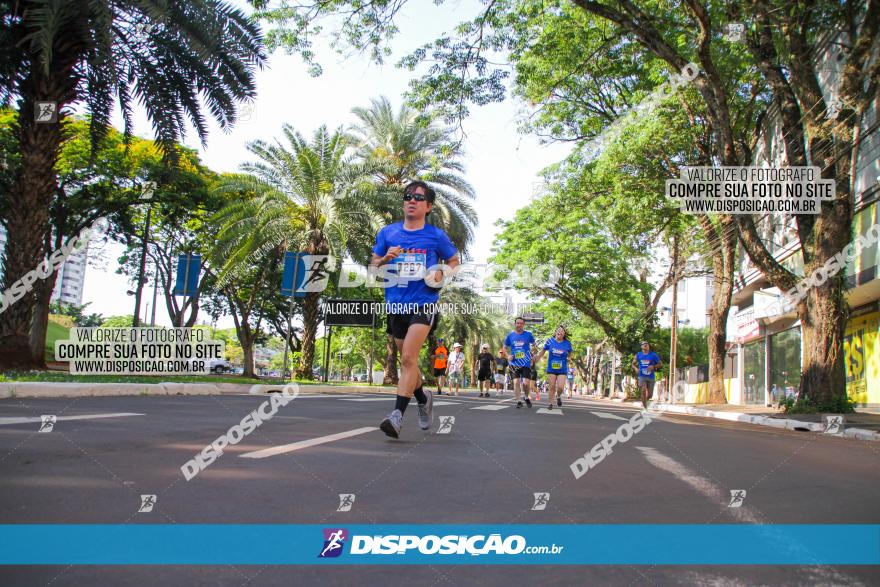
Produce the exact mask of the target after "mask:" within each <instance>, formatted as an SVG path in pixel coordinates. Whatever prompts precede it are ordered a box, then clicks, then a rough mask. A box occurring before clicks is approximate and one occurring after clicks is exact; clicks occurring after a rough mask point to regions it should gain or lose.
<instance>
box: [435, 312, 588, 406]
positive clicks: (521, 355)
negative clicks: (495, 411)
mask: <svg viewBox="0 0 880 587" xmlns="http://www.w3.org/2000/svg"><path fill="white" fill-rule="evenodd" d="M538 346H539V345H538V344H537V343H536V341H535V337H534V335H533V334H532V333H531V332H528V331H527V330H525V321H524V320H523V319H522V318H517V319H516V320H515V321H514V330H513V332H511V333H510V334H508V335H507V338H505V339H504V346H503V347H502V348H500V349H499V350H498V354H497V356H496V355H493V354H492V352H491V350H490V348H489V345H488V344H483V345H482V346H481V347H480V353H479V354H478V355H477V356H476V357H475V359H474V364H473V370H472V373H474V374H475V375H476V384H477V388H478V389H479V391H480V397H489V394H490V391H491V390H492V388H493V387H494V388H495V391H496V395H503V393H504V389H506V388H507V386H508V383H511V382H512V383H513V391H514V395H515V397H516V400H517V407H518V408H521V407H522V405H523V400H525V403H526V405H527V406H528V407H532V401H531V397H532V395H534V396H535V397H540V394H539V388H538V387H537V381H538V368H537V365H538V364H539V363H540V361H541V359H542V358H543V356H544V354H545V353H549V355H548V357H547V380H546V383H545V384H544V385H543V387H544V391H545V392H546V394H547V395H548V396H549V399H550V406H549V407H550V409H553V405H554V397H555V404H556V406H557V407H561V406H562V395H563V392H564V391H565V389H566V388H567V389H568V393H569V397H571V394H572V390H573V387H574V369H573V368H572V367H569V366H568V356H569V355H570V354H571V353H572V350H573V349H572V346H571V343H570V342H569V340H568V332H566V330H565V327H564V326H560V327H558V328H557V329H556V332H555V334H554V336H553V337H552V338H550V339H548V340H547V341H545V342H544V344H543V348H541V349H540V351H539V350H538ZM431 359H432V360H433V369H434V377H435V379H436V382H437V394H438V395H442V394H443V388H444V386H446V385H447V384H448V389H447V393H448V394H450V395H458V394H459V392H460V391H461V385H462V379H463V372H464V362H465V360H464V353H463V352H462V345H461V343H458V342H457V343H455V344H453V345H452V351H451V352H450V351H449V349H448V348H447V347H446V344H445V342H444V340H443V339H442V338H438V339H437V346H436V347H435V348H434V351H433V353H432V354H431Z"/></svg>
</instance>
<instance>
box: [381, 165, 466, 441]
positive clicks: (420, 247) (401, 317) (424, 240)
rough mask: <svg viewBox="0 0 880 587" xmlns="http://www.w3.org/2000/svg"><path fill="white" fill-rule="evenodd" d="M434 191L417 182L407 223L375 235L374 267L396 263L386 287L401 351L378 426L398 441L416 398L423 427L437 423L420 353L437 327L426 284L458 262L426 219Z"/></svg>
mask: <svg viewBox="0 0 880 587" xmlns="http://www.w3.org/2000/svg"><path fill="white" fill-rule="evenodd" d="M435 198H436V193H435V192H434V190H433V189H431V188H430V187H429V186H428V185H427V184H426V183H424V182H422V181H414V182H412V183H410V184H409V185H407V186H406V188H404V190H403V221H402V222H396V223H394V224H390V225H388V226H386V227H385V228H383V229H382V230H380V231H379V234H378V235H376V245H375V246H374V247H373V259H372V261H371V262H370V265H371V267H374V268H379V267H382V266H385V265H392V267H390V268H389V269H390V270H391V271H390V272H389V273H390V274H391V275H393V276H394V280H393V281H394V283H392V284H391V287H387V285H389V284H387V283H386V287H385V303H386V306H387V309H388V327H389V330H390V331H391V334H392V336H394V341H395V343H397V348H398V350H399V351H400V370H401V373H400V380H399V381H398V384H397V399H396V400H395V406H394V410H393V411H392V412H391V413H390V414H389V415H388V417H386V418H385V419H384V420H382V422H381V424H379V428H380V429H381V430H382V432H384V433H385V434H387V435H388V436H390V437H392V438H399V437H400V427H401V425H402V423H403V413H404V412H405V411H406V407H407V405H409V401H410V399H411V398H412V397H413V395H415V397H416V401H417V402H418V404H419V426H420V427H421V428H422V430H430V428H431V423H432V421H433V417H434V414H433V409H432V408H433V399H434V398H433V394H432V393H431V391H430V390H428V391H425V390H423V389H422V374H421V373H419V350H420V349H421V348H422V345H423V344H425V340H426V339H427V338H428V334H429V333H430V332H431V331H432V330H433V329H434V328H436V326H437V320H438V318H439V316H438V315H437V313H436V308H435V307H433V305H434V304H436V303H437V300H438V299H439V298H440V290H439V288H437V287H432V286H431V285H428V282H426V278H428V279H430V282H431V283H434V284H439V283H441V282H442V280H443V272H442V271H436V273H435V274H434V275H431V276H429V275H428V270H429V269H433V268H435V267H438V266H439V265H438V264H439V262H440V261H445V262H446V265H447V266H449V268H450V269H454V268H455V267H457V266H458V264H459V258H458V251H457V250H456V248H455V245H453V244H452V241H451V240H450V239H449V236H448V235H447V234H446V233H445V232H443V231H442V230H440V229H439V228H437V227H436V226H433V225H431V224H427V223H426V222H425V218H426V217H427V215H428V213H429V212H430V211H431V208H433V207H434V199H435Z"/></svg>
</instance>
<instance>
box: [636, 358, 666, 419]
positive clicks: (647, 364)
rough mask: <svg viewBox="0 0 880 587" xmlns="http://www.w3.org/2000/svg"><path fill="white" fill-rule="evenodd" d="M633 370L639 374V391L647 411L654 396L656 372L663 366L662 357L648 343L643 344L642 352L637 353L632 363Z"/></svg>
mask: <svg viewBox="0 0 880 587" xmlns="http://www.w3.org/2000/svg"><path fill="white" fill-rule="evenodd" d="M632 365H633V369H636V370H638V372H639V378H638V382H639V390H641V393H642V405H643V406H645V408H646V409H647V407H648V400H649V399H651V397H653V395H654V371H656V370H657V369H659V368H660V367H662V366H663V362H662V361H661V360H660V356H659V355H658V354H657V353H655V352H654V351H652V350H651V345H650V344H648V341H643V342H642V352H640V353H636V356H635V358H634V359H633V362H632Z"/></svg>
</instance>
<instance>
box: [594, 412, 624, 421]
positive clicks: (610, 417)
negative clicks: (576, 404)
mask: <svg viewBox="0 0 880 587" xmlns="http://www.w3.org/2000/svg"><path fill="white" fill-rule="evenodd" d="M590 413H591V414H593V415H594V416H598V417H600V418H607V419H608V420H626V418H621V417H620V416H618V415H617V414H609V413H608V412H590Z"/></svg>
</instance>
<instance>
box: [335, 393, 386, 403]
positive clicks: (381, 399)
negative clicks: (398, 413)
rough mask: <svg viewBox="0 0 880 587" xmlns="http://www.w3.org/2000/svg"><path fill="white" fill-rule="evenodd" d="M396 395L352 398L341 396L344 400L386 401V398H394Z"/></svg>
mask: <svg viewBox="0 0 880 587" xmlns="http://www.w3.org/2000/svg"><path fill="white" fill-rule="evenodd" d="M395 397H396V396H393V395H387V396H385V397H353V398H342V401H344V402H387V401H388V400H391V399H394V398H395Z"/></svg>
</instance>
